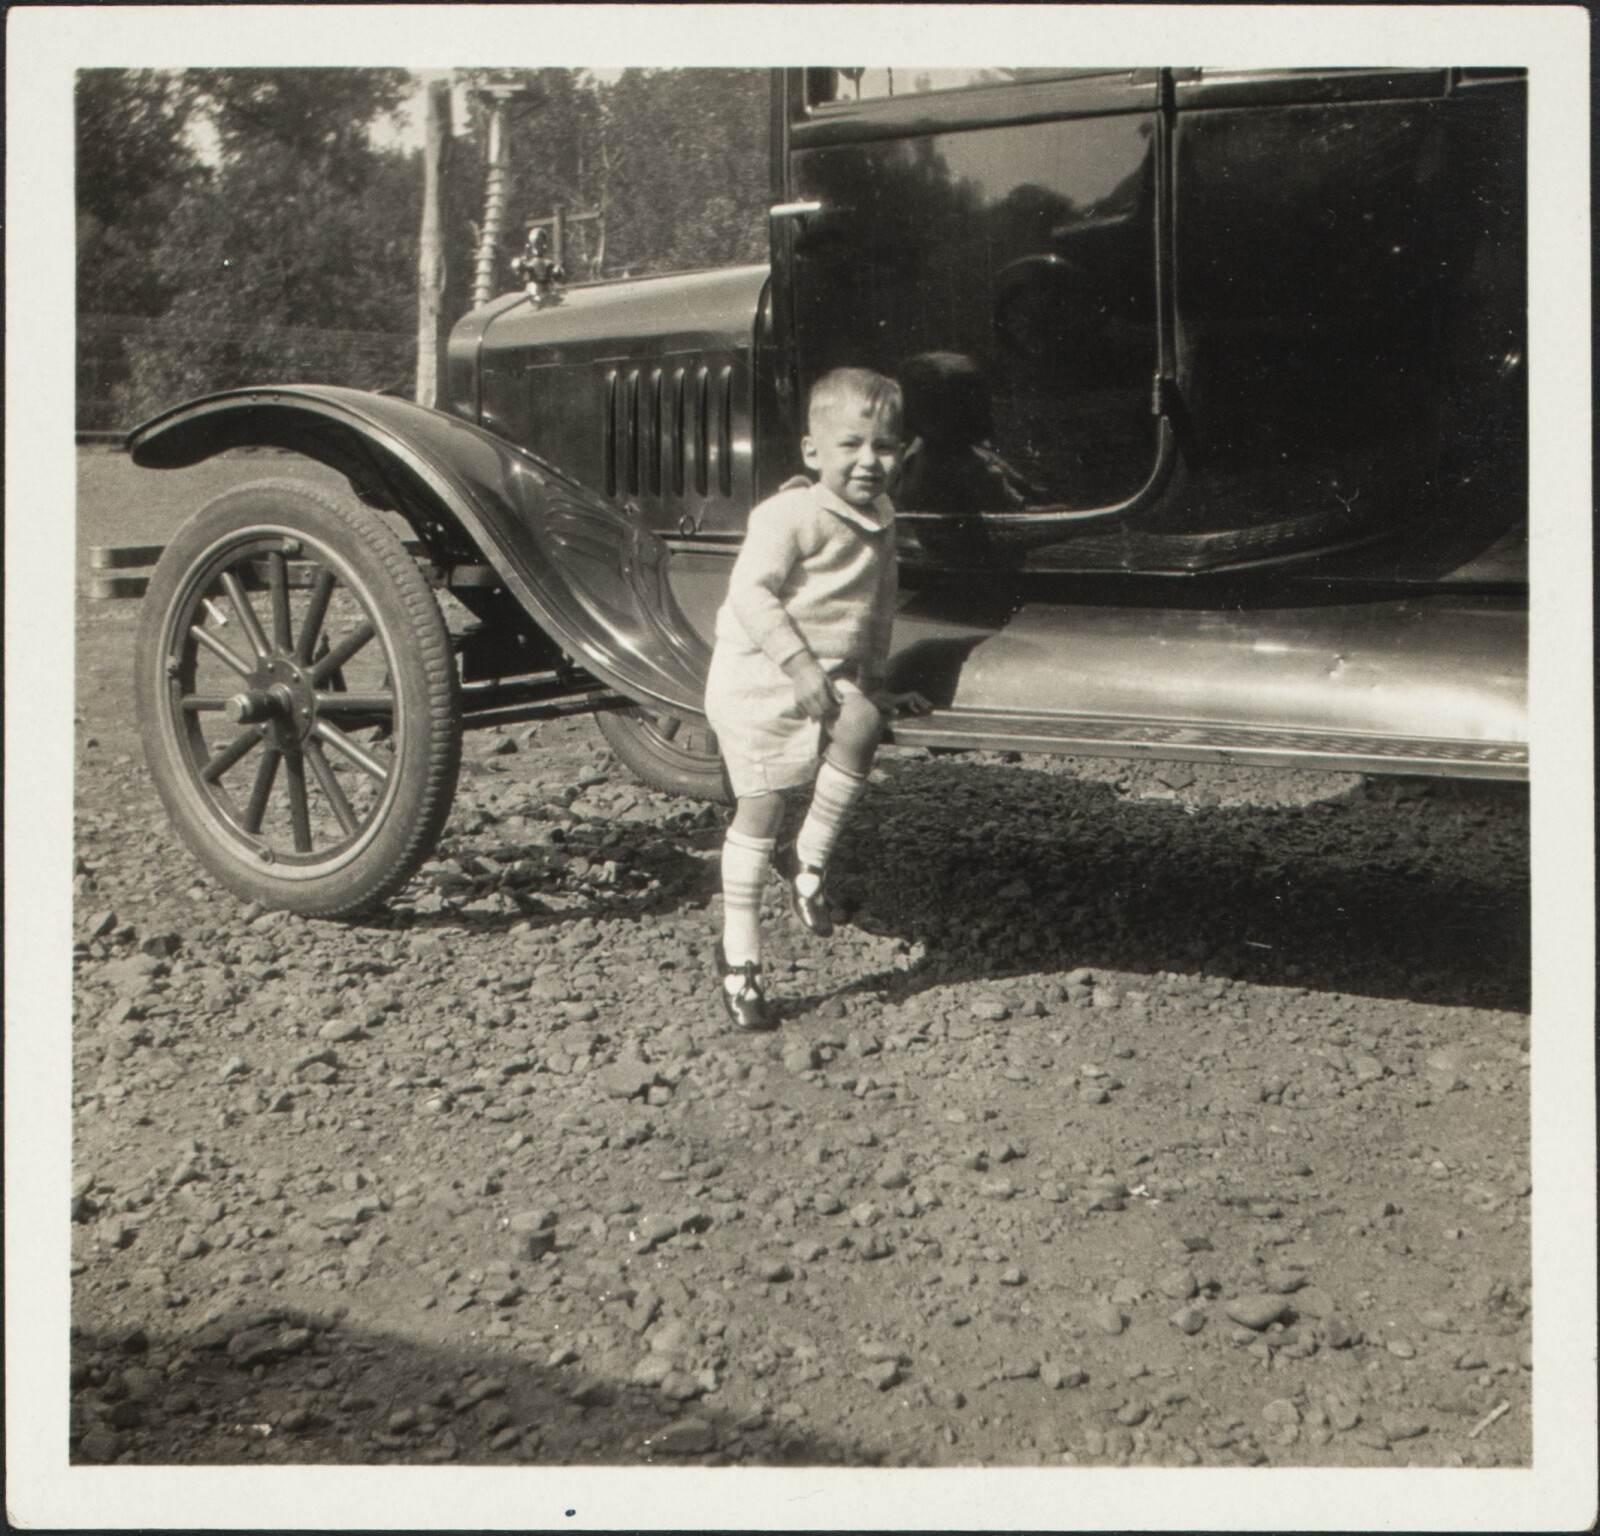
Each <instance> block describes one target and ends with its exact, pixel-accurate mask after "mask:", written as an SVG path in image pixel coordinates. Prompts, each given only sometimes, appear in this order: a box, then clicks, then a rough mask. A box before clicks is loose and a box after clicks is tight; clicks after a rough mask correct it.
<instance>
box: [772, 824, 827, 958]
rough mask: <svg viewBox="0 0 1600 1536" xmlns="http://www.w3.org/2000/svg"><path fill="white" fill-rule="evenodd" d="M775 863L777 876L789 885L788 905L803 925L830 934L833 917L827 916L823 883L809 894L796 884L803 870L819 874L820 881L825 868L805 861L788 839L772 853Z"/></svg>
mask: <svg viewBox="0 0 1600 1536" xmlns="http://www.w3.org/2000/svg"><path fill="white" fill-rule="evenodd" d="M772 867H773V868H774V869H775V870H776V871H777V873H778V878H779V879H780V880H782V881H783V883H784V884H785V885H787V886H788V887H789V905H790V906H791V907H792V908H793V909H794V915H795V916H796V917H797V918H799V919H800V926H801V927H802V928H804V929H805V930H806V931H807V932H808V933H813V934H815V935H816V936H817V937H818V938H819V939H825V938H827V937H828V936H829V935H830V934H831V933H832V932H833V919H832V918H831V917H829V916H828V903H827V900H826V898H825V897H824V896H823V894H822V886H821V885H820V884H819V885H818V886H817V892H816V895H814V896H807V895H805V894H803V893H802V892H801V890H800V887H799V886H798V885H796V884H795V880H796V879H797V878H798V876H799V875H800V874H801V872H802V871H804V872H806V873H809V874H813V875H816V876H817V877H818V879H819V881H820V879H821V876H822V871H821V870H820V869H815V868H813V867H812V866H811V865H809V864H802V863H801V862H800V856H799V854H798V853H796V852H795V846H794V844H793V843H785V844H784V845H783V847H782V848H779V849H778V850H777V851H776V852H775V853H774V854H773V856H772Z"/></svg>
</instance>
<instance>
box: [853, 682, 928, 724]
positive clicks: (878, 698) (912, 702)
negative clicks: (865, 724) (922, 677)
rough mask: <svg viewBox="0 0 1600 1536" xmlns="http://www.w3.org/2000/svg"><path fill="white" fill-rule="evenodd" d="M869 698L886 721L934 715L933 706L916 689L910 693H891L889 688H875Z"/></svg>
mask: <svg viewBox="0 0 1600 1536" xmlns="http://www.w3.org/2000/svg"><path fill="white" fill-rule="evenodd" d="M867 697H868V698H869V699H871V701H872V703H873V706H874V707H875V708H876V709H877V711H878V713H879V714H880V715H882V716H883V717H884V719H886V720H892V719H894V717H895V716H896V715H930V714H932V713H933V705H932V704H931V703H929V701H928V700H927V699H925V698H924V697H923V696H922V695H921V694H920V693H918V692H916V691H915V690H914V689H913V690H912V691H911V692H910V693H891V692H890V691H889V690H888V689H887V688H874V689H872V690H871V691H869V692H868V694H867Z"/></svg>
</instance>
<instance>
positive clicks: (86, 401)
mask: <svg viewBox="0 0 1600 1536" xmlns="http://www.w3.org/2000/svg"><path fill="white" fill-rule="evenodd" d="M75 107H76V133H75V138H76V144H75V149H76V155H75V160H74V166H75V192H76V199H77V203H76V207H77V273H76V276H77V300H78V312H79V314H80V316H95V315H107V314H110V315H118V316H145V317H149V316H156V315H160V314H161V313H163V312H164V311H165V309H166V307H167V305H168V303H169V302H170V301H171V298H172V294H173V287H172V284H171V283H170V281H169V280H168V279H167V278H166V276H165V275H164V274H163V272H162V271H161V268H160V265H159V263H158V261H157V259H156V255H155V247H156V245H157V243H158V242H159V239H160V235H161V230H162V228H163V226H164V225H165V223H166V220H167V218H168V217H169V216H170V214H171V212H172V209H173V208H174V206H175V205H176V204H177V202H178V201H179V199H180V198H181V197H182V196H183V195H184V192H185V190H186V189H187V188H188V187H190V186H192V185H193V184H194V183H195V182H196V181H198V180H202V179H203V178H204V175H205V171H204V168H203V167H202V166H201V165H200V162H199V158H198V156H196V154H195V153H194V150H193V148H192V146H191V145H190V144H189V142H188V139H187V137H186V131H187V128H188V124H189V120H190V117H191V115H192V112H193V108H194V102H193V98H192V96H191V95H190V93H188V92H187V91H185V90H184V89H183V88H182V85H181V83H180V82H179V81H177V80H175V79H174V78H173V77H172V76H171V75H167V74H163V73H160V72H157V71H154V70H132V69H86V70H83V71H81V72H80V73H79V75H78V78H77V82H76V101H75ZM81 332H82V334H80V338H79V345H78V354H77V355H78V367H77V382H78V400H79V420H80V423H81V424H88V425H94V426H107V427H109V426H112V425H114V420H113V417H114V411H115V408H114V406H113V404H112V401H113V396H114V394H115V393H116V392H117V391H118V390H119V389H121V388H122V387H124V386H125V385H126V383H127V380H128V372H129V365H128V357H127V351H126V345H125V341H126V337H125V327H122V326H107V325H105V324H100V325H97V324H96V323H95V322H94V320H92V319H90V320H88V321H87V322H85V323H84V324H83V325H82V327H81Z"/></svg>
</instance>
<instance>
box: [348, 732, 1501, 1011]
mask: <svg viewBox="0 0 1600 1536" xmlns="http://www.w3.org/2000/svg"><path fill="white" fill-rule="evenodd" d="M717 814H718V816H719V818H720V817H721V816H724V815H725V813H721V812H719V813H717ZM683 819H684V818H680V820H683ZM495 836H496V834H495V832H494V831H493V829H490V830H488V831H486V832H484V833H483V834H481V839H482V841H483V843H484V846H485V847H488V846H490V844H491V843H492V840H493V839H494V837H495ZM627 839H632V846H637V845H638V844H640V843H642V842H647V841H651V840H654V841H655V842H657V843H658V844H659V843H660V842H661V841H662V840H663V839H665V841H667V842H669V843H670V844H672V850H673V851H672V852H670V853H668V854H666V855H661V854H659V853H658V854H657V858H658V860H660V859H662V858H663V857H664V859H665V863H664V864H663V863H658V866H657V869H656V873H658V874H659V875H660V876H661V879H660V884H659V888H658V889H656V890H655V891H653V892H649V893H646V892H637V893H634V894H631V895H628V894H620V895H618V896H616V897H612V898H609V899H608V900H607V901H606V902H605V903H604V904H603V905H602V906H601V907H600V908H599V911H600V913H601V914H602V915H608V916H612V917H623V918H626V917H628V916H631V915H637V914H639V913H642V912H647V911H648V912H653V913H656V914H660V915H667V914H672V913H679V912H684V911H687V910H693V909H703V908H704V907H705V906H706V905H707V903H708V901H710V900H711V898H712V897H714V896H715V894H716V891H717V888H718V876H717V868H716V862H715V860H714V859H706V858H704V857H703V855H704V854H705V853H706V852H707V851H708V850H710V849H712V848H714V847H715V846H716V845H717V844H718V843H719V842H720V840H721V831H720V821H719V823H718V824H717V825H709V826H708V825H698V826H684V825H677V826H675V825H670V824H664V825H660V826H653V825H643V826H640V827H636V828H632V829H630V830H629V832H628V834H627ZM627 839H624V841H623V843H622V845H621V851H622V853H623V855H624V856H626V855H627V853H628V848H629V846H630V844H629V843H628V841H627ZM461 845H462V847H463V848H465V849H470V848H471V847H472V846H473V845H474V839H471V838H467V839H463V840H461ZM690 849H694V850H697V851H698V852H700V853H701V854H702V857H701V858H698V859H696V858H692V857H690V855H689V852H688V850H690ZM1527 849H1528V844H1527V795H1526V790H1525V788H1524V786H1522V785H1517V784H1498V783H1474V782H1470V781H1462V782H1430V783H1426V784H1418V783H1417V782H1415V781H1377V782H1376V783H1375V784H1374V786H1373V787H1372V788H1371V789H1369V790H1367V791H1363V792H1360V793H1358V794H1357V795H1356V796H1355V797H1353V798H1349V799H1345V800H1334V801H1323V802H1317V803H1313V804H1310V805H1307V806H1287V807H1274V808H1262V807H1254V806H1220V805H1219V806H1208V807H1207V806H1202V807H1200V808H1198V809H1193V810H1189V809H1185V808H1184V807H1183V806H1181V805H1177V804H1171V803H1162V802H1159V801H1145V800H1138V799H1132V798H1126V797H1123V796H1119V795H1118V794H1117V793H1116V792H1115V791H1114V790H1113V788H1112V787H1111V786H1110V785H1107V784H1105V783H1100V782H1090V781H1086V780H1081V779H1074V778H1070V777H1065V776H1062V775H1059V774H1055V773H1045V772H1038V771H1035V770H1029V769H1025V768H1020V767H996V766H988V765H983V764H975V763H968V762H960V761H951V760H935V761H928V762H922V761H915V760H890V761H888V762H886V763H885V772H884V782H883V783H881V784H879V785H876V786H875V787H874V789H873V792H872V794H871V795H870V797H869V798H868V799H867V800H866V801H865V802H864V803H863V805H862V807H861V809H860V811H859V812H858V814H857V816H856V818H855V820H854V821H853V823H852V825H851V826H850V828H849V830H848V833H847V835H846V837H845V839H844V841H843V843H842V844H841V847H840V850H839V853H838V855H837V856H836V861H835V868H834V870H833V871H832V874H831V883H830V890H831V892H832V894H833V897H834V899H835V900H836V902H837V903H838V904H839V907H840V908H841V909H842V910H843V911H845V912H847V913H848V914H849V916H850V919H851V921H852V922H853V923H855V924H856V925H857V926H858V927H859V928H861V929H863V930H865V931H867V932H871V933H875V934H879V935H882V936H886V937H891V938H895V939H899V940H904V941H905V942H906V943H907V944H918V943H920V944H922V945H923V946H924V947H925V949H926V950H927V951H928V953H929V954H930V955H931V957H932V959H933V963H932V964H931V965H930V966H928V967H927V968H925V969H923V970H922V971H921V972H920V973H919V974H918V975H917V976H914V977H911V978H906V977H904V976H901V975H899V974H898V973H896V975H895V976H893V977H891V978H887V979H889V980H891V981H893V984H894V987H895V990H896V991H897V992H898V991H901V990H902V989H904V988H906V987H907V986H908V985H909V987H910V989H911V990H913V991H914V990H916V989H918V988H919V987H925V986H928V985H934V984H948V983H957V982H962V981H970V980H976V979H983V978H999V977H1005V976H1010V975H1025V974H1044V975H1048V974H1051V973H1055V972H1060V971H1064V970H1071V969H1073V968H1074V967H1078V966H1087V967H1091V968H1093V967H1096V966H1098V967H1102V968H1105V969H1109V970H1117V971H1130V972H1135V973H1143V974H1149V973H1152V972H1155V971H1163V970H1165V971H1177V972H1183V973H1194V972H1197V971H1204V972H1205V973H1206V974H1208V975H1211V976H1217V977H1225V978H1229V979H1236V980H1241V981H1248V982H1254V983H1261V984H1267V985H1279V986H1303V987H1306V988H1309V989H1311V990H1314V991H1319V992H1344V993H1351V994H1359V995H1368V996H1378V997H1390V998H1395V999H1401V1000H1407V1001H1411V1002H1418V1003H1427V1004H1434V1005H1446V1006H1454V1005H1461V1006H1475V1007H1485V1008H1500V1009H1510V1010H1526V1009H1527V1007H1528V999H1529V988H1530V946H1531V926H1530V924H1531V913H1530V898H1529V873H1528V851H1527ZM612 851H615V850H612ZM394 920H395V919H394V918H392V917H379V918H378V919H376V920H375V921H376V922H377V923H378V924H380V925H382V926H389V925H390V924H391V923H392V922H393V921H394ZM405 921H408V922H409V923H411V924H413V925H415V926H417V927H419V928H425V927H434V926H466V927H468V928H469V929H471V930H472V931H475V932H491V933H492V932H496V931H505V930H506V929H508V928H509V927H510V926H511V925H512V924H514V923H517V922H532V923H534V924H535V925H546V924H550V925H556V926H560V925H562V924H564V923H566V922H570V921H572V918H571V917H570V916H568V915H563V914H552V913H549V912H547V911H544V910H543V909H542V908H541V907H540V905H539V903H538V901H537V899H536V898H535V899H533V900H531V901H529V902H528V903H527V904H526V910H523V911H519V912H514V913H509V914H501V915H497V916H478V917H474V916H473V915H471V914H470V913H463V912H460V911H456V910H447V911H445V912H442V913H434V914H428V915H421V914H418V915H416V916H415V917H411V918H408V919H405ZM703 921H705V922H706V924H707V929H708V934H709V932H710V928H711V922H712V920H711V918H710V917H709V916H707V917H705V918H703ZM885 980H886V978H885V977H883V976H874V977H867V978H863V979H862V980H861V981H859V982H856V983H853V984H852V985H851V988H850V990H860V989H861V988H863V987H878V986H882V985H883V984H884V982H885ZM824 995H830V996H831V995H833V994H819V996H818V997H815V998H803V999H800V1000H798V1001H797V1003H796V1004H795V1005H794V1006H795V1007H797V1008H798V1009H799V1010H800V1011H804V1010H805V1009H806V1008H808V1007H810V1006H812V1005H813V1004H814V1003H815V1002H816V1001H818V1000H820V997H821V996H824Z"/></svg>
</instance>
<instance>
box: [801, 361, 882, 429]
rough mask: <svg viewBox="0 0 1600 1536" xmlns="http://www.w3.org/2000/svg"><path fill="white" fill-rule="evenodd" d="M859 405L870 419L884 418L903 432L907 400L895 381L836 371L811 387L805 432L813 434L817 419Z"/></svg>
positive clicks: (861, 372) (856, 371) (876, 375)
mask: <svg viewBox="0 0 1600 1536" xmlns="http://www.w3.org/2000/svg"><path fill="white" fill-rule="evenodd" d="M845 405H858V406H860V407H861V409H862V411H863V412H864V413H865V414H866V415H868V416H874V417H876V416H882V417H883V418H884V419H885V420H887V421H889V422H891V423H892V424H893V426H894V429H895V431H896V432H899V430H900V423H901V418H902V416H903V415H904V414H905V399H904V397H903V396H902V394H901V392H900V386H899V384H897V383H896V382H895V381H894V380H893V379H890V378H885V377H884V375H883V374H881V373H874V372H873V371H872V369H870V368H835V369H833V370H832V371H831V372H828V373H825V374H823V375H822V377H821V378H820V379H818V380H817V382H816V383H815V384H813V385H812V386H811V397H810V399H809V400H808V401H807V403H806V429H807V430H808V431H810V430H813V424H814V423H815V421H816V419H817V417H818V415H820V414H821V413H823V412H825V411H833V410H837V409H838V408H839V407H840V406H845Z"/></svg>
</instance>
